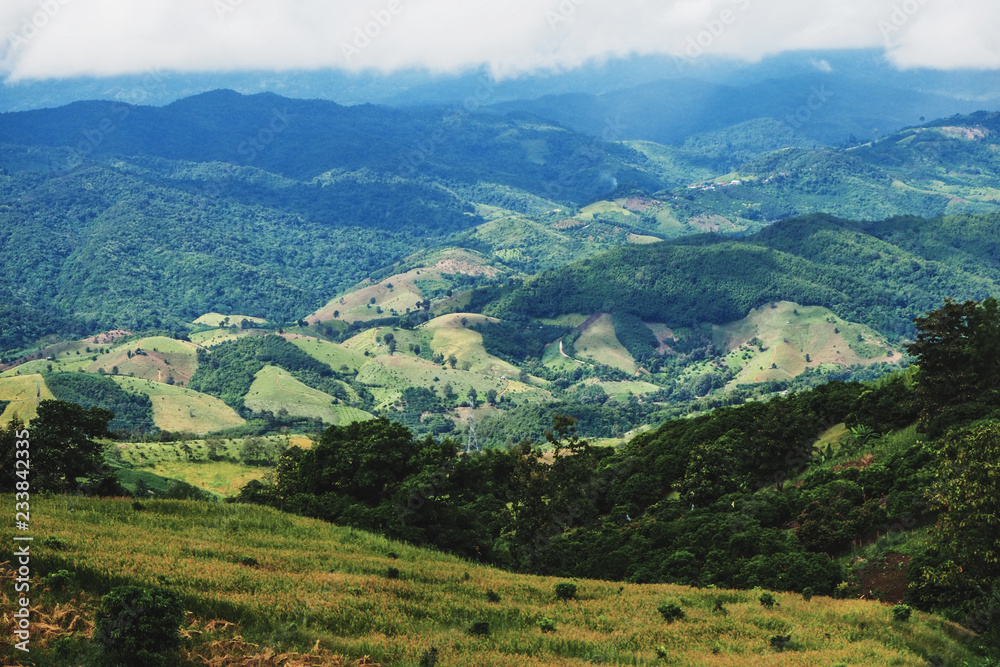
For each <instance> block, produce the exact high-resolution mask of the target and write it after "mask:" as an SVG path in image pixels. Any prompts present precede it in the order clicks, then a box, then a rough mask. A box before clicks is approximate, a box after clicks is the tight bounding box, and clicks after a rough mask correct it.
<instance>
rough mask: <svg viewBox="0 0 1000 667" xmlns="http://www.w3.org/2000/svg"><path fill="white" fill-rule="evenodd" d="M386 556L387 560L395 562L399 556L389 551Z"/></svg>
mask: <svg viewBox="0 0 1000 667" xmlns="http://www.w3.org/2000/svg"><path fill="white" fill-rule="evenodd" d="M386 556H387V557H388V558H391V559H392V560H397V559H398V558H399V554H397V553H396V552H395V551H390V552H389V553H387V554H386Z"/></svg>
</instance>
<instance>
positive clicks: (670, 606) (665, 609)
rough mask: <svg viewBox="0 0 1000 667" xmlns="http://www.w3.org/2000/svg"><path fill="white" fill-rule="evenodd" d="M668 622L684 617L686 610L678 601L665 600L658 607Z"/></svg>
mask: <svg viewBox="0 0 1000 667" xmlns="http://www.w3.org/2000/svg"><path fill="white" fill-rule="evenodd" d="M656 610H657V611H658V612H660V614H661V615H662V616H663V620H665V621H666V622H667V623H673V622H674V621H679V620H682V619H683V618H684V610H683V609H681V606H680V605H679V604H677V603H676V602H664V603H663V604H661V605H660V606H659V607H657V608H656Z"/></svg>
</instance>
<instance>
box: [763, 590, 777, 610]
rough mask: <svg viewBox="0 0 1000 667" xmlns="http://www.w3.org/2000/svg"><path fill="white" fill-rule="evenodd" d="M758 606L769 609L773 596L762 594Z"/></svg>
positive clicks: (772, 604) (772, 603)
mask: <svg viewBox="0 0 1000 667" xmlns="http://www.w3.org/2000/svg"><path fill="white" fill-rule="evenodd" d="M760 606H762V607H767V608H768V609H770V608H771V607H773V606H774V596H773V595H771V594H770V593H764V594H762V595H761V596H760Z"/></svg>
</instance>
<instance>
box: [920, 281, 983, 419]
mask: <svg viewBox="0 0 1000 667" xmlns="http://www.w3.org/2000/svg"><path fill="white" fill-rule="evenodd" d="M916 325H917V328H918V329H919V333H918V334H917V339H916V341H915V342H914V343H913V344H911V345H909V346H908V347H907V351H908V352H909V353H910V354H911V355H913V356H914V357H916V359H917V364H918V366H919V371H918V373H917V387H916V391H915V398H916V400H917V402H918V405H919V406H920V422H921V427H922V429H923V430H925V431H926V432H927V433H928V434H929V435H931V436H932V437H933V436H938V435H940V434H941V433H942V432H943V431H944V430H945V429H946V428H947V427H949V426H952V425H954V424H956V423H963V422H966V423H967V422H968V421H970V420H972V419H975V418H977V417H982V416H985V415H987V414H989V413H990V411H992V410H997V409H1000V304H998V302H997V300H996V299H995V298H992V297H990V298H988V299H986V300H984V301H982V302H977V301H966V302H964V303H961V304H960V303H957V302H955V301H953V300H951V299H946V300H945V305H944V306H943V307H942V308H939V309H938V310H935V311H933V312H931V313H928V315H927V316H926V317H920V318H917V320H916Z"/></svg>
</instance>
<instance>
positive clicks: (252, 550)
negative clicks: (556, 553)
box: [0, 496, 970, 667]
mask: <svg viewBox="0 0 1000 667" xmlns="http://www.w3.org/2000/svg"><path fill="white" fill-rule="evenodd" d="M12 502H13V498H12V497H11V496H4V503H5V505H10V504H11V503H12ZM144 505H145V507H144V509H141V510H136V509H134V508H133V505H132V501H131V500H130V499H122V500H114V499H110V500H97V499H87V498H79V497H68V496H54V497H51V498H47V499H45V500H44V502H39V506H38V508H37V509H34V508H33V510H34V511H32V531H33V534H34V535H36V536H38V537H42V536H55V537H58V538H60V539H62V540H64V541H65V543H66V545H65V548H64V549H53V548H47V547H44V546H42V545H41V542H36V543H35V545H36V546H34V547H33V551H32V554H33V555H32V561H31V566H32V571H33V576H34V579H33V592H32V604H33V605H34V610H35V612H34V613H35V614H36V618H47V619H55V620H56V621H57V622H53V623H49V625H48V627H45V628H44V629H41V628H40V629H39V632H38V636H37V637H36V638H35V640H34V643H33V644H32V648H33V650H35V651H40V650H43V649H44V648H45V647H46V646H47V645H50V644H51V642H52V641H54V640H55V639H56V638H59V637H61V636H65V635H68V634H70V633H72V632H74V631H75V632H78V633H83V634H86V632H87V631H88V629H90V628H92V625H91V621H92V619H93V611H94V607H95V605H96V604H97V602H98V595H97V594H98V593H102V592H104V591H106V590H108V589H109V587H111V586H113V585H119V584H124V583H132V584H141V585H166V586H169V587H170V588H172V589H174V590H175V591H177V592H178V593H179V594H180V595H181V596H182V599H183V600H184V602H185V605H186V607H187V608H188V609H189V610H190V611H191V612H192V616H191V620H190V623H192V626H191V630H193V631H194V632H192V633H191V635H190V636H191V645H190V647H189V648H188V649H187V651H188V655H189V657H191V658H193V657H194V656H197V655H202V656H204V655H208V654H211V653H212V651H215V652H216V654H218V652H219V651H220V649H219V647H220V646H223V647H225V648H226V650H228V651H229V652H230V654H228V655H227V656H226V657H225V658H224V659H221V660H220V661H219V662H212V663H210V664H213V665H219V666H221V665H249V664H256V665H274V666H275V667H277V666H278V665H288V664H302V665H307V664H308V665H323V664H326V665H336V664H343V663H342V662H338V660H340V659H341V658H337V657H336V656H343V657H345V658H347V659H349V660H353V661H357V660H359V659H362V658H364V657H365V656H367V657H368V659H369V662H368V663H367V664H378V665H399V666H404V665H417V664H418V662H419V660H420V657H421V656H422V655H423V654H424V653H425V652H426V651H428V650H429V649H430V648H431V647H435V648H436V649H437V651H438V653H439V662H438V665H440V666H441V667H450V666H456V667H458V666H461V667H486V666H494V665H496V666H500V665H504V666H511V667H514V666H522V665H566V666H570V665H573V666H580V667H583V666H584V665H591V664H597V663H600V664H610V665H650V666H652V665H664V664H668V665H683V666H691V667H694V666H702V665H710V666H711V665H719V666H722V665H803V666H809V667H814V666H816V665H837V664H845V665H857V666H865V667H881V666H888V665H899V666H904V665H913V666H914V667H916V666H917V665H924V664H926V658H927V657H928V655H930V654H938V655H940V656H941V657H942V658H943V659H944V661H945V662H944V664H948V665H951V664H956V665H958V664H963V661H964V660H967V659H969V658H970V654H969V653H968V652H967V651H966V649H965V648H964V647H963V646H962V644H961V641H960V640H962V639H965V638H967V637H968V636H969V633H968V632H967V631H965V630H963V629H961V628H959V627H958V626H956V625H954V624H951V623H949V622H946V621H943V620H941V619H940V618H937V617H933V616H929V615H926V614H922V613H915V614H914V616H913V618H911V620H910V621H908V622H899V621H894V620H892V615H891V611H890V607H889V606H887V605H882V604H879V603H877V602H869V601H860V600H833V599H830V598H821V597H816V598H813V599H812V600H811V601H809V602H806V601H805V600H803V599H802V597H801V596H799V595H797V594H791V593H788V594H785V593H777V594H775V597H776V600H777V603H778V605H780V606H776V607H774V608H773V609H766V608H764V607H762V606H761V605H760V604H759V602H758V600H757V598H758V596H759V594H760V591H725V590H713V589H694V588H688V587H683V586H673V585H666V584H657V585H637V584H620V583H616V582H604V581H590V580H577V581H576V582H575V583H576V585H577V587H578V599H577V600H571V601H562V600H558V599H557V598H556V596H555V594H554V586H555V584H556V583H559V582H560V581H562V580H560V579H556V578H551V577H537V576H527V575H520V574H513V573H508V572H503V571H500V570H496V569H493V568H490V567H485V566H481V565H478V564H476V563H472V562H468V561H463V560H461V559H459V558H456V557H453V556H448V555H443V554H440V553H435V552H430V551H426V550H422V549H419V548H416V547H411V546H408V545H405V544H402V543H397V542H392V541H389V540H387V539H384V538H381V537H378V536H375V535H372V534H369V533H364V532H361V531H356V530H351V529H348V528H340V527H337V526H334V525H330V524H325V523H322V522H320V521H316V520H311V519H304V518H298V517H294V516H290V515H285V514H281V513H280V512H277V511H275V510H272V509H268V508H261V507H256V506H242V505H227V504H221V503H198V502H192V501H148V502H146V503H145V504H144ZM11 533H12V526H11V524H10V522H4V524H3V526H2V528H0V539H2V540H3V541H5V542H6V543H8V544H9V543H10V539H11V537H12V534H11ZM247 556H249V557H251V558H253V559H255V560H256V562H257V566H247V565H243V564H240V563H239V561H240V560H241V559H242V558H244V557H247ZM389 568H396V569H397V570H398V572H399V576H398V578H396V579H392V578H388V577H387V573H388V571H389ZM57 569H66V570H69V571H72V572H76V573H77V579H76V585H77V586H81V587H82V588H83V589H84V590H82V591H81V590H75V591H73V592H72V593H68V594H59V593H56V592H51V591H49V592H46V591H45V589H44V586H43V585H42V584H41V582H40V580H39V579H38V577H39V576H40V575H43V574H45V573H46V572H52V571H54V570H57ZM10 572H11V570H9V569H7V570H6V571H5V573H4V578H5V579H7V578H9V577H10V576H11V575H10ZM0 590H2V593H0V605H2V611H3V614H4V623H5V625H7V626H9V625H10V623H11V621H12V617H11V611H12V605H13V601H12V588H11V586H10V585H8V582H5V585H3V586H2V587H0ZM488 591H495V592H496V593H497V594H498V595H499V596H500V599H499V602H490V601H489V600H488V599H487V595H486V593H487V592H488ZM664 602H675V603H678V604H680V605H681V607H682V608H683V610H684V612H685V614H686V618H685V619H683V620H679V621H675V622H673V623H667V622H665V621H664V619H663V618H662V617H661V615H660V614H659V613H658V612H657V607H658V606H659V605H660V604H662V603H664ZM716 602H721V603H722V605H723V607H724V608H725V613H718V612H716V611H714V607H715V605H716ZM57 605H58V607H57ZM70 612H72V613H70ZM60 614H61V616H60ZM67 618H76V621H75V622H74V628H75V629H74V630H70V629H69V628H67V627H65V626H66V625H68V621H67V622H65V623H62V624H60V622H59V620H58V619H63V620H65V619H67ZM544 618H548V619H551V621H552V622H553V623H554V625H555V631H554V632H548V633H546V632H542V630H541V628H540V626H539V621H540V620H542V619H544ZM223 621H225V622H226V623H231V624H235V625H234V626H229V625H226V624H225V623H223ZM477 622H485V623H488V624H489V634H488V635H485V636H472V635H470V634H469V630H470V627H471V626H472V624H473V623H477ZM775 635H791V644H790V645H789V646H788V647H787V648H786V649H785V650H784V651H776V650H775V649H773V648H771V646H770V638H771V637H773V636H775ZM237 637H239V640H237V639H236V638H237ZM227 642H228V643H227ZM250 644H255V645H256V646H251V645H250ZM268 648H273V649H274V651H272V652H271V653H270V655H271V656H272V658H273V656H274V654H276V653H281V652H291V651H294V652H299V653H306V652H310V653H311V654H313V655H315V656H320V658H318V659H317V660H316V661H313V662H304V661H303V662H301V663H289V662H284V663H282V662H278V661H275V660H273V659H272V660H271V661H266V660H264V659H263V658H261V659H260V661H259V662H255V663H252V662H248V661H246V660H247V658H248V656H253V655H257V656H258V657H259V656H262V655H265V654H266V651H265V649H268ZM0 650H3V651H4V652H5V658H4V660H5V661H4V664H8V665H10V664H17V663H15V662H13V660H12V657H11V655H10V651H11V649H10V646H9V645H5V646H4V647H3V649H0ZM658 650H659V651H661V652H662V654H663V655H664V656H665V657H664V658H660V657H658V655H657V651H658ZM324 660H325V662H324ZM192 664H205V662H197V663H195V662H193V663H192ZM359 664H364V663H359Z"/></svg>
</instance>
